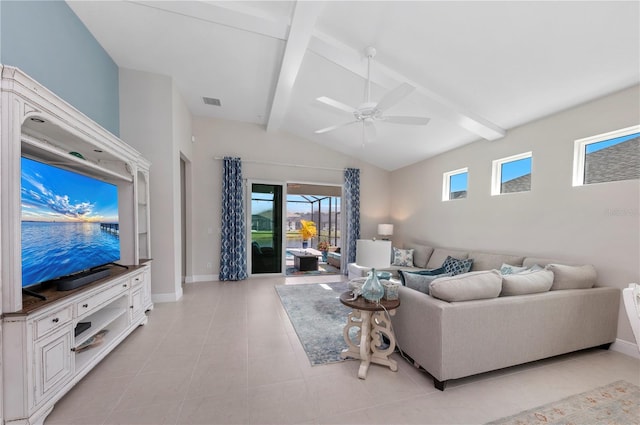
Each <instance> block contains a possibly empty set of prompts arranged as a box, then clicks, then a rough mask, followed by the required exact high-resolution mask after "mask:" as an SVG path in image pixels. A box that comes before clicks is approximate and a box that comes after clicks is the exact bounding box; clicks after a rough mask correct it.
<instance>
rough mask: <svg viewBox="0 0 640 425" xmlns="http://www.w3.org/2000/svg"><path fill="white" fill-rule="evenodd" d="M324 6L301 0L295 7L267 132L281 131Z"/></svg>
mask: <svg viewBox="0 0 640 425" xmlns="http://www.w3.org/2000/svg"><path fill="white" fill-rule="evenodd" d="M323 7H324V4H323V3H320V2H315V1H314V2H310V1H298V2H296V5H295V10H294V12H293V17H292V18H291V27H290V29H289V36H288V38H287V45H286V47H285V49H284V55H283V56H282V65H281V66H280V74H279V76H278V82H277V83H276V90H275V93H274V96H273V102H272V103H271V111H270V113H269V120H268V121H267V131H274V130H278V129H279V128H280V126H281V125H282V122H283V121H284V117H285V114H286V113H287V107H288V106H289V100H290V99H291V93H292V92H293V85H294V84H295V82H296V78H298V73H299V72H300V67H301V66H302V60H303V59H304V54H305V53H306V51H307V46H308V45H309V40H310V39H311V36H312V35H313V28H314V26H315V24H316V20H317V19H318V16H319V15H320V12H321V10H322V8H323Z"/></svg>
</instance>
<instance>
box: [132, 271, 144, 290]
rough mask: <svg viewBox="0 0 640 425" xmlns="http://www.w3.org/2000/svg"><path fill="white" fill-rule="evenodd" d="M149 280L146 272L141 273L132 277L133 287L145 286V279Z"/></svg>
mask: <svg viewBox="0 0 640 425" xmlns="http://www.w3.org/2000/svg"><path fill="white" fill-rule="evenodd" d="M146 278H147V274H146V273H145V272H140V273H138V274H136V275H134V276H132V277H131V285H133V287H134V288H136V287H138V286H140V285H142V284H144V281H145V279H146Z"/></svg>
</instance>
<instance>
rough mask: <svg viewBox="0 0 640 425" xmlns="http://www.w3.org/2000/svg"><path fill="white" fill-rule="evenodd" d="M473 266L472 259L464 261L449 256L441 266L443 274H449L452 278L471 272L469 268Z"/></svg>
mask: <svg viewBox="0 0 640 425" xmlns="http://www.w3.org/2000/svg"><path fill="white" fill-rule="evenodd" d="M472 265H473V260H472V259H470V258H469V259H466V260H458V259H457V258H453V257H451V256H449V257H447V259H446V260H444V263H443V264H442V267H443V268H444V270H445V272H447V273H451V274H452V275H453V276H455V275H458V274H462V273H468V272H469V270H471V266H472Z"/></svg>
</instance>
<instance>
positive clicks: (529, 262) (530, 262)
mask: <svg viewBox="0 0 640 425" xmlns="http://www.w3.org/2000/svg"><path fill="white" fill-rule="evenodd" d="M559 262H560V261H558V260H554V259H551V258H541V257H526V258H525V259H524V261H523V262H522V265H523V266H524V267H531V266H534V265H536V264H537V265H539V266H542V267H545V266H546V265H547V264H552V263H559Z"/></svg>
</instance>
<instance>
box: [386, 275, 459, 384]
mask: <svg viewBox="0 0 640 425" xmlns="http://www.w3.org/2000/svg"><path fill="white" fill-rule="evenodd" d="M398 293H399V297H400V307H398V309H397V310H396V314H395V316H392V317H391V322H392V324H393V330H394V333H395V336H396V341H397V345H398V348H399V349H400V350H402V352H404V353H405V354H406V355H408V356H409V357H411V358H412V359H413V360H414V361H415V362H416V363H417V364H418V365H420V366H421V367H423V368H424V369H426V370H427V371H428V372H429V373H430V374H431V375H433V376H441V367H442V341H443V334H442V316H443V312H444V311H445V310H448V309H451V308H452V304H451V303H448V302H446V301H442V300H439V299H437V298H433V297H430V296H429V295H427V294H424V293H422V292H419V291H415V290H413V289H410V288H407V287H406V286H401V287H400V288H399V289H398Z"/></svg>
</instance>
